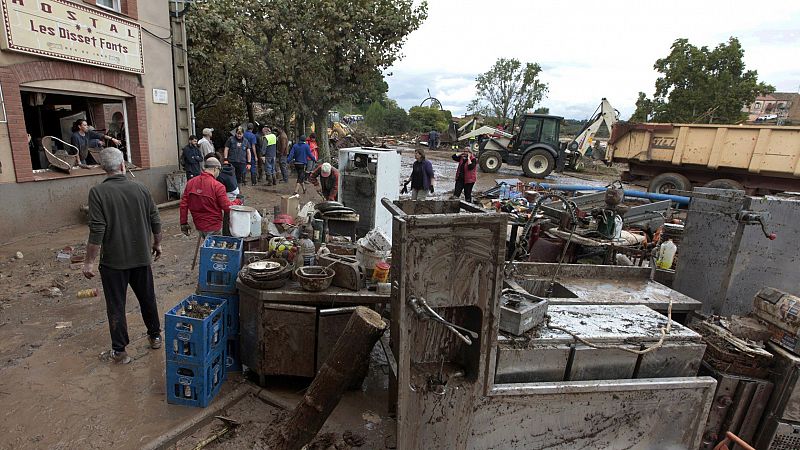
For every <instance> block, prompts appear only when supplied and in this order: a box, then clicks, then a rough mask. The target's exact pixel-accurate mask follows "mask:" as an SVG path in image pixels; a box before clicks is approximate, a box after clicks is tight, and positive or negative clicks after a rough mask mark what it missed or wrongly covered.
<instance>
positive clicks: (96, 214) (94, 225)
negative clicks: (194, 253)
mask: <svg viewBox="0 0 800 450" xmlns="http://www.w3.org/2000/svg"><path fill="white" fill-rule="evenodd" d="M100 165H101V167H102V168H103V170H105V171H106V179H105V180H103V182H102V183H100V184H98V185H97V186H94V187H93V188H92V189H90V190H89V240H88V244H87V248H86V259H85V260H84V264H83V275H84V276H86V278H90V279H91V278H93V277H94V276H95V270H94V261H95V259H96V258H97V256H98V254H99V255H100V266H99V270H100V280H101V281H102V283H103V293H104V295H105V298H106V312H107V314H108V325H109V329H110V331H111V351H109V352H104V353H103V354H102V355H101V357H105V358H108V359H109V360H111V361H114V362H116V363H119V364H128V363H129V362H131V358H130V356H128V353H127V352H126V351H125V347H126V346H127V345H128V343H129V342H130V340H129V339H128V323H127V321H126V318H125V298H126V295H127V291H128V285H130V286H131V289H132V290H133V293H134V294H136V298H137V299H138V300H139V308H140V309H141V312H142V319H144V323H145V326H146V327H147V336H148V339H149V342H150V348H153V349H157V348H160V347H161V322H160V321H159V315H158V306H157V304H156V294H155V288H154V286H153V271H152V270H151V268H150V265H151V264H152V262H153V261H156V260H158V258H159V257H160V256H161V218H160V217H159V215H158V209H157V208H156V205H155V203H154V202H153V197H152V196H151V195H150V191H148V190H147V188H146V187H144V186H143V185H141V184H139V183H137V182H135V181H132V180H129V179H128V178H127V177H126V176H125V162H124V160H123V157H122V152H120V151H119V150H117V149H116V148H106V149H105V150H103V151H102V152H100ZM151 234H152V240H151Z"/></svg>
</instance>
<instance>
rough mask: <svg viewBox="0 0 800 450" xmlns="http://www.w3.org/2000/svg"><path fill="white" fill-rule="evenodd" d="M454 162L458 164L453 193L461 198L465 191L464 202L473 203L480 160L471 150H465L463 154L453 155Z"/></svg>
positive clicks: (455, 196)
mask: <svg viewBox="0 0 800 450" xmlns="http://www.w3.org/2000/svg"><path fill="white" fill-rule="evenodd" d="M453 161H457V162H458V168H457V169H456V187H455V190H454V191H453V197H454V198H459V197H461V191H462V190H463V191H464V200H466V201H468V202H471V201H472V188H473V186H475V181H476V180H477V178H478V158H476V157H475V155H473V154H472V152H471V151H470V148H469V147H467V148H465V149H464V150H463V151H462V152H461V153H454V154H453Z"/></svg>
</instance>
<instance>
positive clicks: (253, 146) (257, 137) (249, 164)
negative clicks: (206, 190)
mask: <svg viewBox="0 0 800 450" xmlns="http://www.w3.org/2000/svg"><path fill="white" fill-rule="evenodd" d="M253 129H254V126H253V124H252V123H248V124H246V125H244V126H239V127H236V128H235V129H234V130H233V131H232V132H231V136H230V137H229V138H228V139H227V140H226V141H225V145H224V147H223V149H222V152H221V153H217V151H216V150H215V148H214V143H213V140H212V138H213V132H214V129H213V128H205V129H204V130H203V137H202V139H200V140H199V141H198V140H197V137H196V136H190V137H189V143H188V144H187V145H186V146H185V147H184V148H183V150H182V151H181V166H183V169H184V170H185V171H186V178H187V180H189V179H192V178H194V177H197V176H199V175H200V174H201V171H202V168H201V166H202V162H203V161H204V160H205V158H207V157H208V155H210V154H212V155H214V157H216V158H217V160H218V161H220V163H221V164H222V172H223V173H225V172H226V168H228V167H230V169H228V170H227V171H228V172H229V171H231V170H232V171H233V172H234V173H235V176H236V182H237V183H238V184H244V183H247V175H248V174H249V175H250V184H252V185H253V186H255V185H257V184H258V183H259V182H262V181H265V182H266V184H267V186H272V185H277V184H278V182H284V183H288V182H289V172H288V166H287V164H288V163H287V157H288V154H289V151H288V150H289V149H288V147H289V138H288V136H287V135H286V132H285V131H284V130H282V129H280V128H276V129H275V131H273V130H272V129H271V128H270V127H268V126H263V127H262V128H261V130H260V131H259V132H258V134H256V133H254V132H253ZM279 170H280V173H278V171H279Z"/></svg>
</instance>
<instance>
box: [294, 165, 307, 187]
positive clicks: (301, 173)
mask: <svg viewBox="0 0 800 450" xmlns="http://www.w3.org/2000/svg"><path fill="white" fill-rule="evenodd" d="M294 170H295V172H297V184H302V183H304V182H305V181H306V165H305V164H295V165H294Z"/></svg>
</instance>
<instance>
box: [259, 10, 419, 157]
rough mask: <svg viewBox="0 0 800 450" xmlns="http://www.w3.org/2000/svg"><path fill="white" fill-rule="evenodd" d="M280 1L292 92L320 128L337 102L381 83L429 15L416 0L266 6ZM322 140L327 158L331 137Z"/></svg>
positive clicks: (324, 126) (356, 97)
mask: <svg viewBox="0 0 800 450" xmlns="http://www.w3.org/2000/svg"><path fill="white" fill-rule="evenodd" d="M276 3H278V4H280V5H281V6H280V8H278V9H279V12H280V14H279V16H280V17H281V18H283V19H284V20H283V21H282V22H280V25H281V33H280V36H281V40H282V41H283V42H284V46H283V56H284V58H283V59H284V60H285V61H287V63H288V65H289V67H290V75H289V77H290V78H291V80H292V82H293V84H294V89H292V94H293V95H294V96H295V98H296V100H297V103H298V104H299V105H300V107H301V108H302V110H303V111H302V112H303V113H304V114H308V115H309V116H310V117H312V118H313V121H314V127H315V129H316V130H318V131H317V132H318V133H321V132H322V131H321V130H325V129H327V126H328V123H327V117H328V110H329V109H331V108H332V107H333V106H334V105H336V104H338V103H341V102H344V101H353V102H358V101H359V100H361V94H362V93H364V92H365V86H373V87H374V86H376V85H379V84H380V82H381V81H382V80H383V73H382V71H383V70H384V69H386V68H388V67H389V66H391V65H392V64H393V63H394V62H395V61H396V60H397V58H398V57H399V53H400V49H401V47H402V45H403V43H404V42H405V39H406V37H407V36H408V34H409V33H411V32H412V31H414V30H415V29H417V28H418V27H419V25H420V24H421V23H422V21H424V20H425V18H426V17H427V3H426V2H424V1H423V2H421V3H420V4H419V5H418V6H415V5H414V2H413V0H395V1H391V2H387V1H382V0H365V1H360V2H352V1H345V0H332V1H324V2H315V3H314V4H313V7H309V5H308V4H306V3H302V2H295V1H292V0H279V1H275V2H270V3H269V6H268V7H267V8H268V9H269V10H275V8H276V5H275V4H276ZM343 11H344V12H346V14H343V13H342V12H343ZM287 18H291V20H285V19H287ZM370 93H372V92H370ZM320 144H321V145H320V158H321V159H323V160H328V159H329V154H330V150H329V145H328V141H327V140H326V139H321V140H320Z"/></svg>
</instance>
